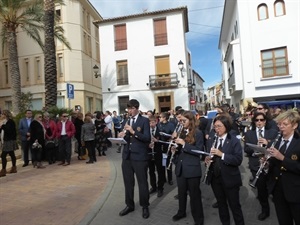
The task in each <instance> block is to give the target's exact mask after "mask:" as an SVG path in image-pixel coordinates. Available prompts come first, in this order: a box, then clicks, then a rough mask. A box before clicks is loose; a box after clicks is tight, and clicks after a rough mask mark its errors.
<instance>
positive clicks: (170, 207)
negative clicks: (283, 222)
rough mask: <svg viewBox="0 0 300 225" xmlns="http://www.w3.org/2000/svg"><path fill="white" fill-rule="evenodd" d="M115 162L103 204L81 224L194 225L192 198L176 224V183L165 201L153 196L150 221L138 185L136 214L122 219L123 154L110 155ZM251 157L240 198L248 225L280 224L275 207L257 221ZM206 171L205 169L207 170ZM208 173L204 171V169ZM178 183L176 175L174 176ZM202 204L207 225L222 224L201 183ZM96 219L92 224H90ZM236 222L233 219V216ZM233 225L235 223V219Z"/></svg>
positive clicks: (167, 190)
mask: <svg viewBox="0 0 300 225" xmlns="http://www.w3.org/2000/svg"><path fill="white" fill-rule="evenodd" d="M108 158H109V159H110V163H111V171H112V172H111V174H112V176H115V178H114V179H113V178H112V179H110V181H109V184H108V187H107V189H106V190H105V192H104V193H105V195H104V193H103V195H101V196H100V199H99V201H98V203H99V205H98V206H97V207H96V209H95V208H94V211H93V212H91V214H89V215H87V217H85V219H84V220H82V221H81V223H80V225H86V224H90V225H127V224H130V225H140V224H141V225H167V224H176V225H193V224H194V221H193V218H192V215H191V212H190V205H189V199H188V203H187V217H186V218H184V219H182V220H180V221H177V222H173V221H172V216H173V215H175V214H176V213H177V210H178V201H177V200H175V199H174V196H175V195H176V194H177V187H176V183H174V185H172V186H170V185H169V184H165V193H164V195H163V196H162V197H161V198H157V197H156V195H155V194H154V195H151V197H150V207H149V210H150V217H149V218H148V219H143V218H142V208H141V207H140V205H139V203H138V190H137V183H136V190H135V211H134V212H131V213H129V214H128V215H126V216H123V217H120V216H119V212H120V211H121V210H122V209H123V208H124V207H125V203H124V202H125V200H124V199H125V193H124V185H123V178H122V171H121V154H115V153H114V152H113V151H112V152H110V154H109V155H108ZM247 164H248V158H244V161H243V165H242V166H241V168H240V169H241V173H242V178H243V183H244V186H243V187H241V191H240V196H241V204H242V209H243V213H244V218H245V224H246V225H259V224H264V225H276V224H278V222H277V218H276V214H275V211H274V206H273V204H272V202H271V201H270V205H271V217H269V218H268V219H266V220H265V221H259V220H257V215H258V214H259V213H260V206H259V203H258V200H257V199H256V198H255V196H256V192H255V190H254V189H253V188H251V187H250V186H249V185H248V181H249V176H250V172H249V170H248V169H247ZM203 169H204V168H203ZM203 171H204V170H203ZM174 181H175V176H174ZM201 190H202V201H203V207H204V214H205V224H214V225H215V224H221V222H220V220H219V214H218V209H214V208H212V207H211V205H212V203H214V202H215V198H214V196H213V193H212V190H211V187H210V186H208V185H205V184H201ZM96 210H98V213H97V214H96V215H95V218H94V219H92V218H93V215H92V214H93V213H94V212H96ZM91 219H92V222H91V223H89V222H88V221H90V220H91ZM231 219H232V217H231ZM232 224H234V223H233V220H232Z"/></svg>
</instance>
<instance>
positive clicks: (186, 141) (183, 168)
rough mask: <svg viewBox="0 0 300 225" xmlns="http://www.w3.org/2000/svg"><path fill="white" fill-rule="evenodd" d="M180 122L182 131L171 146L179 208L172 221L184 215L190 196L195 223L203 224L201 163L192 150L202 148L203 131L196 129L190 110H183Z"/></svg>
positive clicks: (197, 155) (194, 119)
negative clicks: (174, 158)
mask: <svg viewBox="0 0 300 225" xmlns="http://www.w3.org/2000/svg"><path fill="white" fill-rule="evenodd" d="M180 120H181V121H180V122H181V123H182V124H183V132H181V134H180V136H179V137H177V138H176V139H175V143H176V144H177V145H178V146H177V148H176V147H175V146H174V147H172V154H176V160H174V163H175V165H176V167H175V174H176V179H177V186H178V202H179V209H178V211H177V214H176V215H174V216H173V218H172V219H173V221H178V220H180V219H182V218H184V217H186V204H187V196H188V193H189V196H190V205H191V212H192V216H193V218H194V222H195V224H201V225H202V224H204V213H203V205H202V197H201V190H200V180H201V175H202V172H201V164H200V156H199V154H198V153H195V152H193V151H192V150H193V149H194V150H195V149H197V150H201V151H203V150H204V138H203V133H202V132H201V131H200V130H199V129H197V126H196V118H195V116H194V114H193V113H192V112H191V111H185V112H184V113H183V114H182V116H181V118H180Z"/></svg>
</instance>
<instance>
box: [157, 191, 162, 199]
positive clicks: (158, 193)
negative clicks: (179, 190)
mask: <svg viewBox="0 0 300 225" xmlns="http://www.w3.org/2000/svg"><path fill="white" fill-rule="evenodd" d="M163 194H164V191H163V190H158V191H157V197H158V198H160V197H161V196H163Z"/></svg>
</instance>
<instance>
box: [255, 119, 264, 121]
mask: <svg viewBox="0 0 300 225" xmlns="http://www.w3.org/2000/svg"><path fill="white" fill-rule="evenodd" d="M258 121H261V122H264V121H265V119H255V122H258Z"/></svg>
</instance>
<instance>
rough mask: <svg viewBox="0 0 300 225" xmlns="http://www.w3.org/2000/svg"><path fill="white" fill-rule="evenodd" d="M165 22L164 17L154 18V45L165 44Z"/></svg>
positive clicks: (166, 38)
mask: <svg viewBox="0 0 300 225" xmlns="http://www.w3.org/2000/svg"><path fill="white" fill-rule="evenodd" d="M167 44H168V36H167V23H166V18H162V19H155V20H154V45H155V46H158V45H167Z"/></svg>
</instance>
